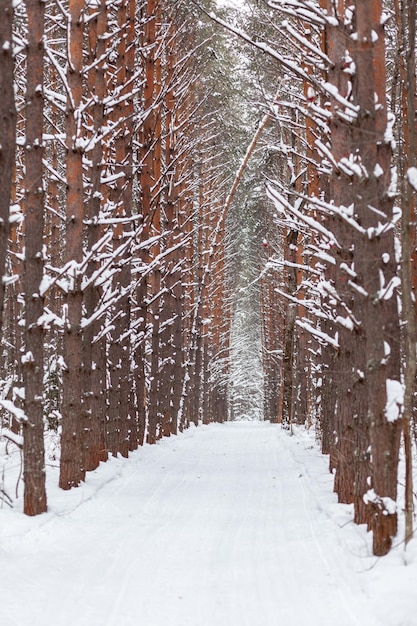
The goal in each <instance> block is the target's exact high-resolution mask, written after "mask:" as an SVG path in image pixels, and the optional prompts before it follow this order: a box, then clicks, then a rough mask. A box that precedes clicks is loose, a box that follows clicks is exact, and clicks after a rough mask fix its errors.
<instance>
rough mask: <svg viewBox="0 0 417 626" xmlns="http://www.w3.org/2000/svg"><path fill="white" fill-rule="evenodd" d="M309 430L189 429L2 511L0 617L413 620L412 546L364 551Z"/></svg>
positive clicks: (16, 620) (71, 624)
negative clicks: (42, 500)
mask: <svg viewBox="0 0 417 626" xmlns="http://www.w3.org/2000/svg"><path fill="white" fill-rule="evenodd" d="M327 464H328V459H327V458H326V457H323V456H321V454H320V452H319V450H318V449H317V447H316V444H315V440H314V435H312V434H311V433H308V432H306V431H304V430H303V429H297V430H295V434H294V435H293V436H291V435H290V433H288V432H286V431H283V430H282V429H281V427H280V426H277V425H272V424H269V423H263V422H237V423H227V424H215V425H210V426H203V427H199V428H195V427H192V428H190V429H189V430H187V431H186V432H184V433H182V434H180V435H179V436H177V437H171V438H169V439H164V440H161V441H160V442H159V443H158V444H157V445H154V446H148V445H145V446H143V447H142V448H141V449H139V450H138V451H136V452H135V453H133V454H132V456H131V457H130V458H129V459H121V458H119V459H112V460H111V461H109V462H108V463H106V464H101V466H100V467H99V468H98V469H97V470H96V471H95V472H91V473H89V474H88V476H87V480H86V483H85V484H83V485H82V486H81V487H79V488H77V489H73V490H71V491H70V492H62V491H60V490H59V489H58V488H57V487H56V483H57V472H58V470H57V468H56V467H55V468H50V469H49V470H48V493H49V511H48V513H46V514H44V515H41V516H38V517H37V518H28V517H26V516H24V515H23V514H22V512H21V510H20V509H19V507H20V506H21V504H20V501H21V498H20V499H19V500H18V501H17V504H16V506H15V507H14V508H13V509H9V508H7V507H3V508H2V510H1V511H0V519H1V520H2V521H1V523H0V562H1V568H0V569H1V571H0V589H1V602H0V624H1V626H385V625H389V626H406V625H407V626H410V625H417V599H416V598H417V596H416V594H415V585H416V580H417V569H416V566H415V561H416V560H417V559H416V556H417V554H416V552H417V551H416V547H415V545H414V544H415V541H413V542H412V544H411V547H410V550H409V552H407V559H408V561H409V564H408V565H407V566H405V565H404V553H403V549H402V548H401V547H399V548H397V549H395V550H393V552H392V553H391V554H390V555H388V557H385V558H384V559H376V558H375V557H372V555H371V537H370V535H369V533H367V532H366V529H365V528H364V527H358V526H355V525H354V524H353V523H352V521H351V518H352V509H351V507H350V506H347V505H339V504H337V501H336V496H335V495H334V494H333V492H332V477H331V476H330V475H329V473H328V470H327Z"/></svg>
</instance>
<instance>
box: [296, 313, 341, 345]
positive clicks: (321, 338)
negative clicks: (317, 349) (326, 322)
mask: <svg viewBox="0 0 417 626" xmlns="http://www.w3.org/2000/svg"><path fill="white" fill-rule="evenodd" d="M295 323H296V324H297V326H299V327H300V328H302V329H304V330H306V331H307V332H308V333H310V334H311V335H313V337H315V338H316V339H317V340H318V342H319V343H322V344H324V345H330V346H333V348H339V334H338V333H337V332H336V334H335V336H334V337H331V336H330V335H328V334H327V333H325V332H323V331H322V330H320V329H319V328H316V327H315V326H313V325H312V324H310V322H308V321H307V320H306V319H299V320H295Z"/></svg>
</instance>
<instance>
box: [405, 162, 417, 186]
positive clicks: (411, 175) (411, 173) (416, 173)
mask: <svg viewBox="0 0 417 626" xmlns="http://www.w3.org/2000/svg"><path fill="white" fill-rule="evenodd" d="M407 180H408V182H409V183H410V185H411V186H412V188H413V189H414V191H417V167H409V168H408V170H407Z"/></svg>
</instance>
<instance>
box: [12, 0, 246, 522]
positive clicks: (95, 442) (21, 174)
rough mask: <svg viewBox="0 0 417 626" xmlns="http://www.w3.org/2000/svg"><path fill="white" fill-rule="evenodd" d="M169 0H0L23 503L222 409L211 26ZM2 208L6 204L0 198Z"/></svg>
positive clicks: (16, 429)
mask: <svg viewBox="0 0 417 626" xmlns="http://www.w3.org/2000/svg"><path fill="white" fill-rule="evenodd" d="M198 16H199V12H198V11H197V9H195V8H193V7H192V6H190V4H189V3H187V2H183V1H182V0H179V1H175V2H165V1H164V0H115V1H114V2H110V3H109V2H106V1H104V0H92V1H90V2H84V0H68V2H67V3H60V2H59V3H58V2H54V1H53V0H51V1H50V2H47V3H45V2H43V1H39V0H28V1H27V2H25V3H23V2H21V3H15V2H11V1H10V2H5V3H3V4H2V15H1V17H2V20H1V27H0V49H1V50H2V55H3V61H2V67H1V71H0V79H1V85H0V86H1V89H2V94H3V96H4V97H2V102H1V105H0V106H1V112H0V115H1V119H2V124H1V127H0V145H1V152H0V159H1V161H0V177H1V184H2V191H3V193H2V198H1V201H0V202H1V208H0V210H1V212H2V213H1V239H0V263H1V268H0V269H1V272H2V275H3V276H4V277H5V278H4V280H3V283H2V289H3V291H2V292H1V293H0V300H1V302H0V304H1V308H2V310H3V315H2V327H1V339H2V373H3V374H2V389H1V400H0V405H1V407H2V411H3V415H2V435H3V436H4V437H6V438H8V439H9V440H12V441H14V442H15V443H16V444H17V445H19V446H22V448H23V458H24V485H25V490H24V511H25V513H27V514H29V515H35V514H38V513H41V512H43V511H45V510H46V507H47V497H46V490H45V471H44V468H45V458H44V456H45V451H44V438H43V437H44V427H45V422H46V423H47V425H48V427H50V428H56V429H58V430H59V432H60V435H61V437H60V438H61V452H60V477H59V484H60V486H61V488H63V489H69V488H71V487H74V486H77V485H78V484H79V483H80V482H81V481H82V480H84V478H85V472H86V471H89V470H93V469H94V468H96V467H97V465H98V464H99V462H100V461H104V460H106V459H107V458H108V455H109V454H112V455H117V454H122V455H123V456H127V455H128V453H129V451H131V450H134V449H135V448H137V446H138V445H141V444H142V443H143V442H144V441H145V440H146V441H147V442H149V443H155V442H156V441H157V440H158V439H159V438H160V437H161V436H169V435H170V434H175V433H177V432H178V430H182V429H183V428H186V427H187V426H188V425H189V423H190V422H194V423H196V424H197V423H198V422H199V420H202V421H203V422H204V423H208V422H210V421H213V420H220V421H222V420H224V419H226V417H227V411H228V407H227V375H228V368H229V334H230V314H229V311H230V298H229V295H230V291H231V289H232V287H233V281H230V280H229V278H228V276H227V275H226V263H225V258H226V257H227V255H228V254H229V255H230V254H231V251H230V250H229V252H226V248H227V237H226V236H225V228H226V223H225V212H224V204H225V198H226V193H227V190H228V186H229V185H230V181H229V179H228V178H230V172H232V171H233V169H234V167H235V165H234V160H236V155H234V154H233V152H232V149H231V144H230V138H231V137H232V136H233V133H234V130H233V121H232V120H231V119H230V120H228V119H227V116H224V117H223V119H219V116H222V115H223V112H224V111H226V108H227V106H228V102H227V94H225V93H222V91H221V89H219V86H220V85H221V84H222V83H224V82H225V79H226V76H225V74H224V69H225V64H226V63H230V58H231V56H232V51H231V50H228V48H227V45H226V40H225V38H224V37H222V36H221V35H220V34H217V35H216V34H215V33H214V31H213V28H212V26H211V24H209V23H207V24H203V23H202V22H201V21H200V20H199V19H198ZM10 207H11V208H10Z"/></svg>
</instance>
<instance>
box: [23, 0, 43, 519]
mask: <svg viewBox="0 0 417 626" xmlns="http://www.w3.org/2000/svg"><path fill="white" fill-rule="evenodd" d="M26 10H27V16H28V46H27V79H26V102H25V105H26V109H25V110H26V142H25V166H26V176H25V191H26V193H25V198H24V211H25V221H26V242H25V257H24V265H23V270H24V271H23V290H24V294H25V351H26V353H25V355H24V358H23V380H24V385H25V403H24V406H25V414H26V421H25V422H24V430H23V434H24V439H23V461H24V484H25V490H24V512H25V513H26V515H38V514H39V513H44V512H45V511H46V509H47V504H46V489H45V451H44V439H43V433H44V423H43V400H44V398H43V374H44V366H43V338H44V330H43V323H42V320H41V318H42V314H43V302H44V298H43V294H42V292H41V282H42V277H43V230H44V191H43V185H42V178H43V165H42V156H43V137H42V135H43V92H42V88H43V83H44V79H43V53H44V48H43V38H44V15H45V13H44V12H45V5H44V3H43V2H42V1H39V0H28V2H27V3H26Z"/></svg>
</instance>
